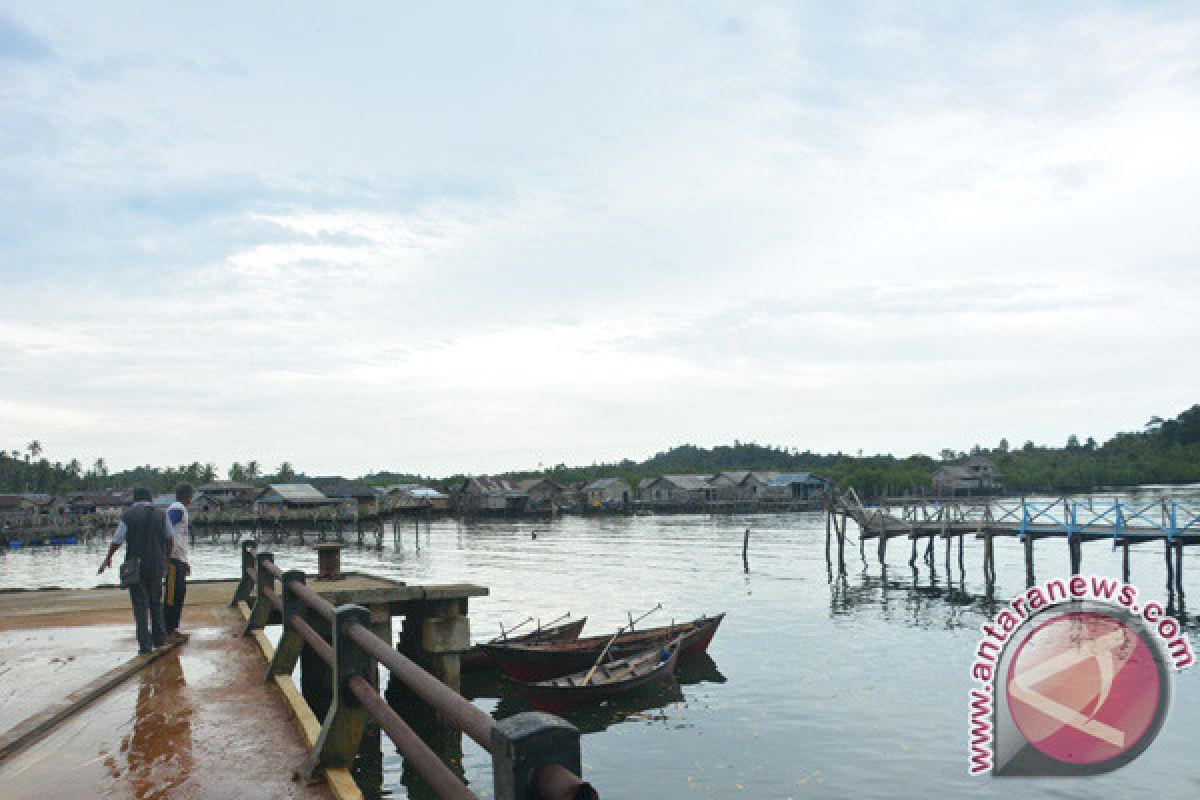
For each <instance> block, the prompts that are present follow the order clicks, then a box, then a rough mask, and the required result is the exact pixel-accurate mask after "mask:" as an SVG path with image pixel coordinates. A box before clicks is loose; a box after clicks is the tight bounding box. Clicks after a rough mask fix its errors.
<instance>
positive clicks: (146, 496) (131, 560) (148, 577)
mask: <svg viewBox="0 0 1200 800" xmlns="http://www.w3.org/2000/svg"><path fill="white" fill-rule="evenodd" d="M150 501H151V495H150V490H149V489H145V488H141V487H139V488H137V489H134V490H133V507H132V508H128V509H126V510H125V513H123V514H122V515H121V521H120V523H118V524H117V532H116V533H115V534H113V540H112V544H110V545H109V546H108V555H106V556H105V557H104V561H103V563H101V564H100V570H99V572H104V570H106V569H108V568H109V567H111V566H112V557H113V554H114V553H116V552H117V548H119V547H120V546H121V545H122V544H124V545H125V564H127V565H129V566H128V567H126V566H125V565H122V568H121V572H122V575H121V585H122V586H125V587H127V588H128V589H129V599H130V601H131V603H132V604H133V621H134V624H135V625H136V627H137V640H138V652H139V653H149V652H150V651H151V650H153V649H154V648H156V647H162V646H163V645H164V644H166V640H167V632H166V630H165V629H164V626H163V611H162V582H163V572H165V571H166V564H167V554H168V553H169V552H170V547H171V540H172V539H173V538H174V534H173V532H172V530H171V524H170V523H169V522H167V516H166V514H164V513H163V512H161V511H159V510H158V509H157V508H154V507H153V506H151V505H150ZM126 569H128V570H129V574H126ZM97 574H99V573H97Z"/></svg>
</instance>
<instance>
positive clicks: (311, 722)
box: [237, 602, 363, 800]
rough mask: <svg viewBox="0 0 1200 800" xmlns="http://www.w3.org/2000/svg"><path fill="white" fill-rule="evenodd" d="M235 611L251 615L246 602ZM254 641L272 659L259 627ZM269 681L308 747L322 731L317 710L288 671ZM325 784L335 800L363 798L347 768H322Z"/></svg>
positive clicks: (313, 745)
mask: <svg viewBox="0 0 1200 800" xmlns="http://www.w3.org/2000/svg"><path fill="white" fill-rule="evenodd" d="M237 607H238V611H239V612H240V613H241V615H242V618H243V619H246V620H248V619H250V607H249V606H248V605H246V603H245V602H239V603H238V606H237ZM253 636H254V641H256V642H258V646H259V649H260V650H262V653H263V656H264V657H265V658H266V660H267V663H268V664H269V663H271V659H272V658H273V657H274V655H275V646H274V645H272V644H271V640H270V639H268V638H267V636H266V634H265V633H263V631H262V630H255V631H253ZM271 681H272V682H273V683H274V684H275V685H276V686H277V687H279V692H280V694H282V695H283V700H284V702H285V703H286V704H287V707H288V709H289V710H290V711H291V712H292V717H293V719H295V720H296V725H297V726H298V727H299V728H300V733H301V735H303V736H304V743H305V745H306V746H307V747H308V749H309V750H311V749H312V748H313V747H315V746H316V743H317V737H318V736H320V734H321V723H320V721H319V720H317V716H316V714H314V713H313V711H312V709H311V708H309V707H308V703H307V702H305V700H304V697H303V695H301V694H300V690H299V689H298V688H297V686H296V682H295V681H294V680H292V676H291V675H274V676H272V678H271ZM324 775H325V782H326V785H327V786H328V787H329V791H330V792H331V793H332V794H333V796H334V797H335V798H337V800H362V797H363V796H362V791H361V790H360V789H359V788H358V784H357V783H355V782H354V776H352V775H351V774H350V770H348V769H328V770H325V772H324Z"/></svg>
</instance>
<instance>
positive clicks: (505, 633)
mask: <svg viewBox="0 0 1200 800" xmlns="http://www.w3.org/2000/svg"><path fill="white" fill-rule="evenodd" d="M532 621H533V617H526V618H525V619H524V621H523V622H520V623H518V624H517V625H514V626H513V627H511V628H509V629H508V630H504V623H503V622H501V623H500V638H501V639H507V638H508V635H509V634H510V633H512V632H513V631H515V630H517V629H518V628H522V627H524V626H525V625H527V624H528V623H530V622H532Z"/></svg>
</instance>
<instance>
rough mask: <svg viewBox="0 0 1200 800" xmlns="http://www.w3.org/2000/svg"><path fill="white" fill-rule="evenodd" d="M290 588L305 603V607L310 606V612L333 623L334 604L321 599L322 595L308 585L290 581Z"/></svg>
mask: <svg viewBox="0 0 1200 800" xmlns="http://www.w3.org/2000/svg"><path fill="white" fill-rule="evenodd" d="M288 588H289V589H291V590H292V592H293V593H294V594H295V595H296V596H297V597H299V598H300V599H301V600H303V601H304V605H306V606H308V610H309V611H315V612H316V613H318V614H320V615H321V616H322V617H324V618H325V619H327V620H329V621H331V622H332V621H333V603H331V602H329V601H328V600H326V599H325V598H324V597H321V595H319V594H317V593H316V592H314V591H313V590H312V589H310V588H309V587H308V586H307V585H306V584H303V583H298V582H297V581H290V582H289V583H288Z"/></svg>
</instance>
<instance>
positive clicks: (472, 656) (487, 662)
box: [459, 617, 587, 672]
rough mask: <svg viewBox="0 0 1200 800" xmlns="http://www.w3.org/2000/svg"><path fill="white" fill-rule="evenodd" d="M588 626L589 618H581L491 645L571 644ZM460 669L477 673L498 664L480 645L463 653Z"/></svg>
mask: <svg viewBox="0 0 1200 800" xmlns="http://www.w3.org/2000/svg"><path fill="white" fill-rule="evenodd" d="M585 624H587V617H581V618H579V619H577V620H572V621H571V622H564V623H563V624H562V625H549V626H547V627H545V628H538V629H537V630H536V631H532V632H530V633H523V634H521V635H519V636H497V637H496V638H495V639H492V640H491V642H489V644H546V643H550V642H570V641H574V640H576V639H578V638H579V634H580V633H581V632H582V631H583V626H584V625H585ZM459 663H460V665H461V666H460V669H461V670H462V671H463V672H477V671H479V670H485V669H495V668H496V666H497V664H496V661H495V656H494V654H493V653H492V652H491V651H488V650H485V649H484V648H483V647H482V646H480V645H475V646H474V647H472V648H471V649H470V650H468V651H467V652H465V653H463V654H462V656H461V658H460V662H459Z"/></svg>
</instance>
